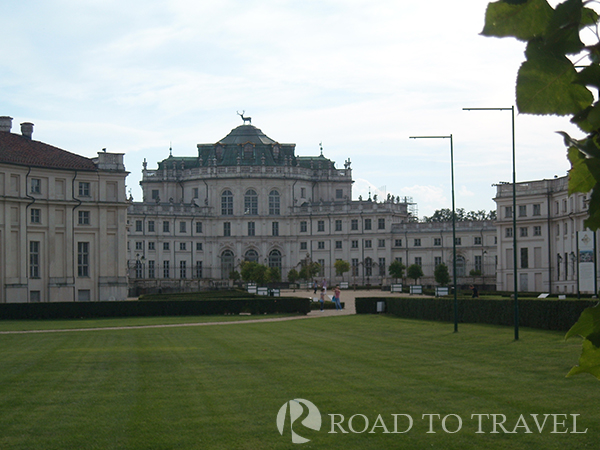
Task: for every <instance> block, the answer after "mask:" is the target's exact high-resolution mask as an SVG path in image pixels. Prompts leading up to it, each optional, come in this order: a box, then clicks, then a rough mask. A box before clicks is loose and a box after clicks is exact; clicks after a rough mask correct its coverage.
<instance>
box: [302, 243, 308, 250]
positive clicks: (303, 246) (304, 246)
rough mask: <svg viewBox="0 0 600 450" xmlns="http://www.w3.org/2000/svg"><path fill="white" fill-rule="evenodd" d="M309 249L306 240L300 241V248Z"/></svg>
mask: <svg viewBox="0 0 600 450" xmlns="http://www.w3.org/2000/svg"><path fill="white" fill-rule="evenodd" d="M306 249H308V245H307V244H306V242H300V250H306Z"/></svg>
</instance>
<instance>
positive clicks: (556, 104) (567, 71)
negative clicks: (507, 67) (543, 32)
mask: <svg viewBox="0 0 600 450" xmlns="http://www.w3.org/2000/svg"><path fill="white" fill-rule="evenodd" d="M527 58H528V59H527V61H525V62H524V63H523V64H522V65H521V68H520V69H519V73H518V76H517V107H518V109H519V112H521V113H528V114H557V115H567V114H576V113H578V112H579V111H581V110H582V109H585V108H587V107H588V106H589V105H591V104H592V101H593V100H594V97H593V95H592V93H591V92H590V91H589V90H588V89H587V88H586V87H585V86H581V85H580V84H575V81H576V79H577V72H576V70H575V67H574V66H573V63H571V61H570V60H569V59H568V58H566V57H565V56H557V55H554V54H552V53H550V52H547V51H544V48H543V45H540V42H539V41H532V42H530V44H529V45H528V46H527Z"/></svg>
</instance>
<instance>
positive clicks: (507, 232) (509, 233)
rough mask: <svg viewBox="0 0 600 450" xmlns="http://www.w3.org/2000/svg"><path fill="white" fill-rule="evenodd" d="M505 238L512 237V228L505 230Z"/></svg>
mask: <svg viewBox="0 0 600 450" xmlns="http://www.w3.org/2000/svg"><path fill="white" fill-rule="evenodd" d="M505 236H506V237H507V238H510V237H513V229H512V228H510V227H509V228H507V229H506V230H505Z"/></svg>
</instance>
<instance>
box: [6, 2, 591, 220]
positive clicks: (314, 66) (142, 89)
mask: <svg viewBox="0 0 600 450" xmlns="http://www.w3.org/2000/svg"><path fill="white" fill-rule="evenodd" d="M487 3H488V2H487V1H481V0H455V1H452V2H449V1H447V0H429V1H426V2H425V1H422V2H407V1H398V0H318V1H317V0H303V1H292V0H260V1H259V0H247V1H240V0H219V1H218V2H217V1H207V0H195V1H192V0H143V1H141V0H127V1H123V0H119V1H117V0H86V1H80V0H77V1H76V0H62V1H61V0H44V1H41V0H28V1H23V2H16V1H13V2H6V4H5V5H4V6H3V12H2V14H1V15H0V39H2V43H3V44H2V58H0V116H2V115H7V116H11V117H13V119H14V120H13V132H15V133H19V132H20V131H19V130H20V128H19V124H20V123H22V122H32V123H34V134H33V139H35V140H39V141H42V142H46V143H48V144H51V145H54V146H57V147H60V148H62V149H65V150H68V151H71V152H74V153H78V154H81V155H84V156H88V157H95V156H96V154H97V152H99V151H101V150H102V149H103V148H106V149H107V151H109V152H115V153H124V154H125V165H126V168H127V170H128V171H129V172H130V175H129V176H128V179H127V185H128V187H127V189H128V192H129V191H131V194H132V195H133V198H134V200H136V201H141V189H140V187H139V181H140V180H141V169H142V162H143V160H144V159H146V160H147V162H148V168H149V169H154V168H156V167H157V163H158V162H159V161H161V160H163V159H165V158H166V157H168V156H169V148H170V147H172V151H173V155H175V156H195V155H197V149H196V145H197V144H199V143H214V142H217V141H218V140H220V139H222V138H223V137H225V136H226V135H227V134H228V133H229V132H230V131H231V130H232V129H233V128H235V127H237V126H239V125H241V124H242V121H241V119H240V117H239V116H238V115H237V114H236V113H237V112H238V111H239V112H242V111H245V115H246V116H250V117H252V124H253V125H254V126H256V127H258V128H260V129H261V130H262V131H263V132H264V133H265V134H266V135H267V136H269V137H270V138H272V139H274V140H275V141H278V142H280V143H295V144H296V154H297V155H298V156H316V155H319V153H320V150H319V146H320V144H321V143H322V146H323V154H324V156H325V157H327V158H329V159H331V160H333V161H335V163H336V167H338V168H343V165H344V161H346V160H347V159H350V160H351V162H352V166H351V167H352V169H353V178H354V180H355V183H354V187H353V198H354V199H358V197H359V196H362V197H363V198H364V199H366V198H367V197H368V195H369V192H371V194H372V195H374V194H378V196H379V198H380V199H381V198H383V197H385V196H387V194H388V193H390V194H392V195H394V196H400V197H409V198H411V199H412V201H413V202H414V203H416V208H417V210H416V212H417V214H418V216H419V217H423V216H430V215H432V214H433V213H434V211H435V210H437V209H442V208H451V205H452V204H451V192H452V189H451V187H452V186H451V161H450V140H449V139H409V137H410V136H449V135H452V137H453V139H452V142H453V150H454V151H453V154H454V158H453V163H454V180H455V182H454V191H455V202H456V208H464V209H465V210H466V211H479V210H486V211H489V210H493V209H495V203H494V201H493V197H494V195H495V193H496V188H495V187H494V186H493V185H494V184H497V183H500V182H508V181H512V137H511V136H512V132H511V114H510V111H463V108H466V107H474V108H507V107H508V108H510V107H511V106H512V105H513V104H515V95H514V90H515V80H516V74H517V70H518V68H519V66H520V64H521V62H522V61H523V58H524V56H523V52H524V49H525V44H524V43H522V42H518V41H516V40H514V39H496V38H487V37H483V36H481V35H480V32H481V30H482V29H483V24H484V18H485V9H486V6H487ZM550 3H551V4H552V5H556V3H557V2H550ZM559 130H562V131H567V132H569V133H570V134H571V135H573V136H575V137H577V136H579V135H580V134H578V132H577V130H576V129H575V128H574V127H573V126H572V125H570V124H569V121H568V118H565V117H555V116H544V117H540V116H527V115H520V114H517V115H516V117H515V142H516V175H517V177H516V178H517V181H530V180H536V179H544V178H553V177H554V176H564V175H566V173H567V171H568V169H569V164H568V161H567V159H566V150H565V147H564V144H563V140H562V138H561V137H560V136H559V135H558V134H556V131H559Z"/></svg>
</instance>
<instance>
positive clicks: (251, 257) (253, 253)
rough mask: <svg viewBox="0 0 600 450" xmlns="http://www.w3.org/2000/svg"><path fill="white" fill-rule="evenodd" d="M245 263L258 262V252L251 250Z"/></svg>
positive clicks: (245, 257)
mask: <svg viewBox="0 0 600 450" xmlns="http://www.w3.org/2000/svg"><path fill="white" fill-rule="evenodd" d="M244 261H250V262H258V252H257V251H256V250H254V249H250V250H248V251H247V252H246V254H245V255H244Z"/></svg>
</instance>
